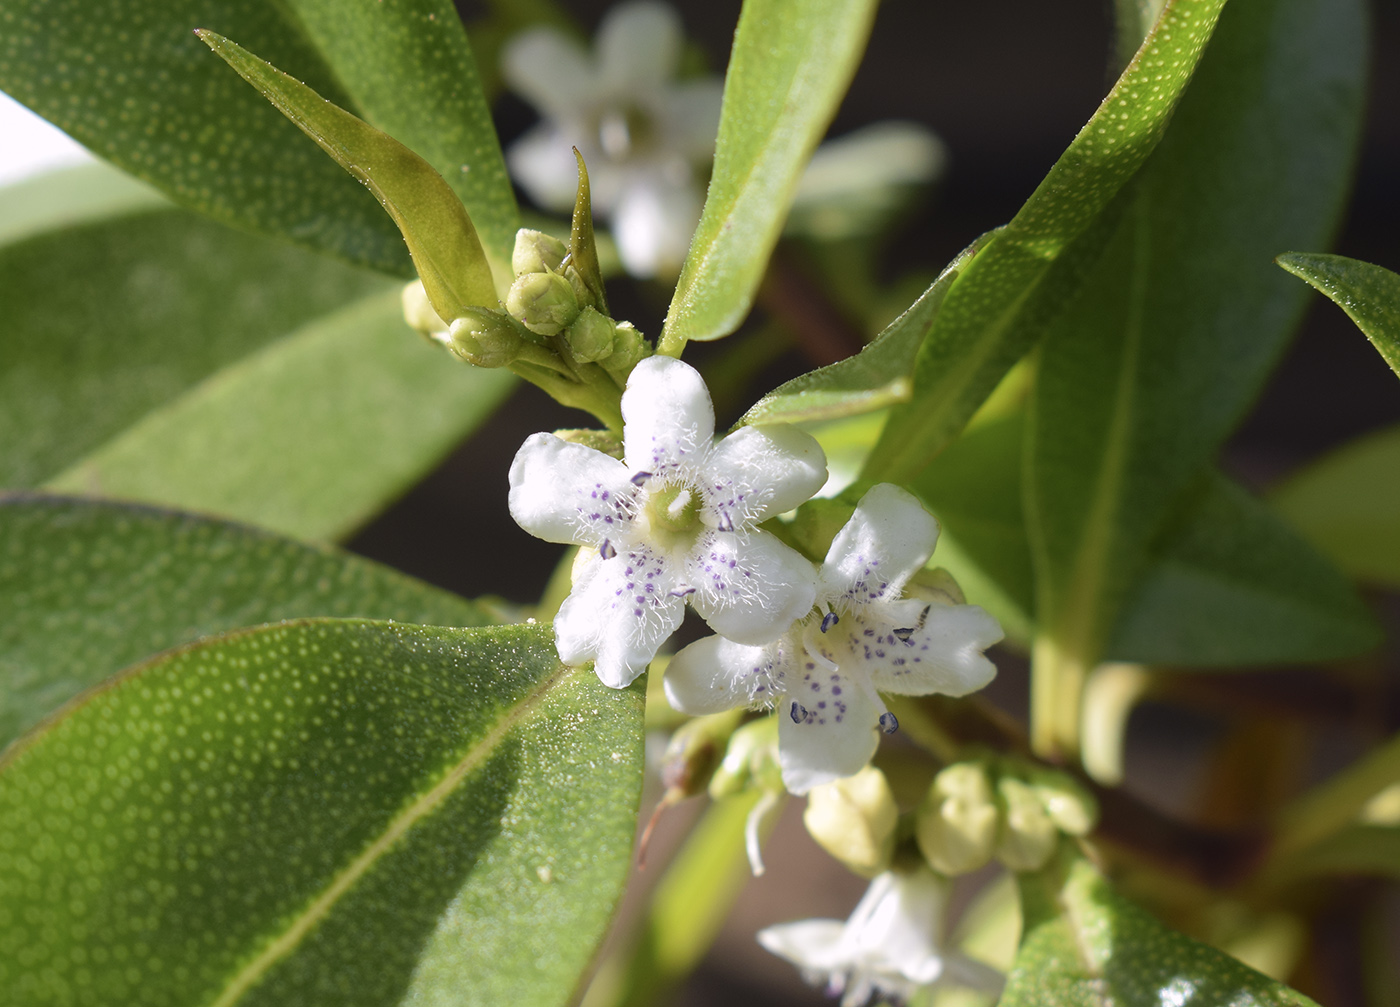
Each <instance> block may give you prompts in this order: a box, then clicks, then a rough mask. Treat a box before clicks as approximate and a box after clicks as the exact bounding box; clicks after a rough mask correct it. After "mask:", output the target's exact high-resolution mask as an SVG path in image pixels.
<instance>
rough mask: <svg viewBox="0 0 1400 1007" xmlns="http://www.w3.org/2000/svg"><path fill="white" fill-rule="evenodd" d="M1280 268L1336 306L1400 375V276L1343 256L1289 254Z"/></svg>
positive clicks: (1279, 259)
mask: <svg viewBox="0 0 1400 1007" xmlns="http://www.w3.org/2000/svg"><path fill="white" fill-rule="evenodd" d="M1278 264H1279V265H1280V266H1282V267H1283V268H1284V269H1286V270H1288V272H1290V273H1292V274H1293V275H1294V276H1296V277H1298V278H1299V279H1301V280H1305V281H1307V282H1308V283H1309V284H1311V285H1312V286H1314V287H1316V288H1317V289H1318V290H1320V291H1322V292H1323V293H1324V294H1326V295H1327V296H1328V297H1330V298H1331V299H1332V300H1333V301H1334V302H1336V304H1337V306H1338V307H1340V308H1341V309H1342V310H1343V311H1345V312H1346V313H1347V314H1348V315H1350V316H1351V320H1352V321H1353V322H1355V323H1356V324H1357V325H1358V326H1359V327H1360V328H1361V331H1362V332H1364V333H1366V338H1367V339H1369V340H1371V343H1372V344H1373V345H1374V346H1375V347H1376V349H1378V350H1380V353H1381V356H1383V357H1385V362H1386V363H1388V364H1389V365H1390V369H1391V370H1393V371H1394V372H1395V373H1396V374H1400V276H1397V275H1396V274H1395V273H1392V272H1391V271H1390V270H1389V269H1383V268H1382V267H1380V266H1373V265H1371V264H1370V263H1369V262H1358V261H1357V260H1355V259H1348V258H1346V257H1344V256H1341V255H1320V254H1316V253H1308V252H1287V253H1285V254H1283V255H1280V256H1279V257H1278Z"/></svg>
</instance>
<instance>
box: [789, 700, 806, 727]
mask: <svg viewBox="0 0 1400 1007" xmlns="http://www.w3.org/2000/svg"><path fill="white" fill-rule="evenodd" d="M788 714H789V716H791V717H792V722H793V723H794V724H801V723H803V722H804V721H806V719H807V717H808V713H807V708H806V707H805V706H803V705H801V704H800V703H796V702H794V703H793V704H792V709H790V710H789V711H788Z"/></svg>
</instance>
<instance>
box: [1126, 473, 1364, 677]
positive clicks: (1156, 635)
mask: <svg viewBox="0 0 1400 1007" xmlns="http://www.w3.org/2000/svg"><path fill="white" fill-rule="evenodd" d="M1380 642H1381V631H1380V627H1379V626H1377V625H1376V621H1375V619H1374V618H1373V617H1372V616H1371V613H1370V611H1369V610H1368V609H1367V608H1366V605H1365V604H1364V603H1363V602H1362V601H1361V599H1360V598H1359V597H1358V596H1357V594H1356V591H1355V590H1354V589H1353V588H1352V586H1351V584H1350V582H1348V581H1347V579H1346V578H1345V577H1343V576H1342V575H1341V574H1340V573H1339V572H1338V571H1337V569H1336V568H1335V567H1333V566H1332V565H1331V564H1330V563H1328V562H1327V561H1326V560H1325V559H1323V558H1322V557H1321V556H1319V555H1318V554H1317V553H1316V552H1314V551H1313V549H1312V548H1311V547H1310V546H1309V545H1308V544H1307V543H1306V542H1304V541H1303V540H1302V539H1300V538H1299V537H1298V536H1297V535H1295V534H1294V533H1293V532H1292V531H1291V530H1290V529H1289V528H1288V527H1287V526H1286V525H1284V524H1283V522H1282V521H1280V520H1279V519H1278V518H1277V517H1275V516H1274V515H1273V514H1272V513H1271V512H1270V511H1269V509H1268V508H1266V507H1265V506H1264V505H1263V504H1262V503H1260V502H1259V501H1258V500H1256V499H1255V498H1254V497H1252V496H1250V495H1249V494H1248V493H1247V492H1245V491H1244V490H1243V489H1241V488H1240V487H1239V486H1237V485H1235V484H1234V483H1232V482H1230V481H1229V480H1228V479H1226V478H1225V477H1224V476H1220V475H1213V476H1211V477H1209V478H1207V479H1206V480H1203V482H1202V484H1201V485H1200V486H1199V487H1198V488H1197V490H1196V491H1194V492H1193V493H1192V494H1191V496H1190V497H1188V498H1187V499H1186V500H1185V501H1184V502H1183V504H1182V506H1181V508H1180V509H1179V511H1178V513H1177V514H1176V515H1175V516H1174V517H1173V518H1172V519H1171V521H1170V523H1169V524H1168V526H1167V527H1166V528H1165V529H1164V532H1163V534H1162V535H1161V536H1160V538H1159V539H1158V541H1157V542H1155V543H1154V544H1153V546H1152V549H1151V555H1150V559H1149V561H1148V565H1147V568H1146V570H1145V571H1144V572H1143V573H1142V574H1141V575H1140V577H1139V578H1138V580H1137V581H1136V583H1135V584H1134V585H1133V586H1132V588H1131V589H1130V590H1129V591H1128V593H1127V596H1126V598H1125V600H1124V603H1123V609H1122V615H1121V616H1120V618H1119V620H1118V623H1117V625H1116V626H1115V627H1114V630H1113V634H1112V636H1111V638H1110V639H1109V642H1108V646H1107V648H1106V655H1107V657H1108V659H1109V660H1115V661H1134V662H1138V663H1142V664H1174V665H1204V666H1216V667H1221V666H1230V665H1236V666H1238V665H1251V664H1273V663H1280V662H1282V663H1286V662H1302V661H1325V660H1331V659H1334V658H1339V657H1350V656H1352V655H1354V654H1359V653H1362V652H1364V651H1367V650H1370V649H1371V648H1373V647H1375V646H1376V645H1377V644H1379V643H1380Z"/></svg>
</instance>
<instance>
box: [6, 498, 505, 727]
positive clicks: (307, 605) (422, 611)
mask: <svg viewBox="0 0 1400 1007" xmlns="http://www.w3.org/2000/svg"><path fill="white" fill-rule="evenodd" d="M0 611H3V612H4V613H5V618H4V620H3V621H0V748H3V747H4V746H5V745H6V744H8V743H9V742H10V741H12V740H13V739H14V738H15V737H17V736H18V735H19V734H20V732H21V731H23V730H25V729H27V728H29V727H31V726H32V725H34V724H36V723H38V721H39V720H40V719H41V718H42V717H44V716H46V715H47V714H49V713H51V712H52V711H53V710H55V709H57V708H58V707H59V706H61V705H62V704H63V703H65V702H67V701H68V700H70V699H72V698H73V697H74V696H75V695H77V694H78V693H79V692H80V691H82V690H83V689H86V688H88V687H89V686H93V685H96V684H98V683H99V682H101V681H103V680H104V679H106V678H108V677H109V676H111V675H114V674H116V672H117V671H119V670H120V669H122V668H123V667H125V666H126V665H128V664H133V663H135V662H136V661H138V660H140V659H142V658H144V657H146V656H147V655H150V654H154V653H157V652H159V651H162V650H168V649H169V648H171V647H176V646H181V645H183V644H187V643H189V642H191V641H192V640H195V639H197V638H199V637H201V636H209V635H212V634H215V633H223V632H226V631H228V630H231V629H236V628H238V627H240V626H252V625H256V624H257V623H263V622H277V621H278V620H281V619H294V618H303V617H307V616H363V617H367V618H374V619H396V620H399V621H402V622H420V623H431V624H433V625H438V626H480V625H485V624H487V623H489V622H492V621H494V620H493V619H492V617H491V616H490V615H489V614H488V613H487V612H485V611H484V610H483V609H481V608H479V607H478V606H476V605H473V604H471V603H470V602H467V601H464V600H462V599H461V598H458V597H457V596H456V595H453V594H449V593H448V592H446V591H440V590H438V589H436V588H433V587H429V586H428V585H427V584H423V583H420V582H419V581H415V580H413V579H411V578H409V577H405V576H403V575H402V574H399V573H396V572H394V571H393V570H390V569H389V568H387V567H383V566H380V565H378V564H377V563H371V562H369V561H368V560H363V559H360V558H358V557H356V556H350V555H347V554H345V553H341V552H337V551H334V550H331V549H326V548H318V547H316V546H309V545H303V544H301V543H299V542H291V541H288V540H286V539H282V538H278V537H276V536H274V535H269V534H267V533H266V532H261V531H256V530H254V529H251V528H245V527H242V526H240V525H234V524H228V523H225V522H223V521H213V520H210V519H208V518H203V517H197V516H195V515H192V514H179V513H174V512H171V511H161V510H155V509H153V508H149V507H138V506H133V505H129V504H114V503H102V502H94V501H84V500H72V499H65V498H62V497H46V496H37V495H12V496H8V497H0Z"/></svg>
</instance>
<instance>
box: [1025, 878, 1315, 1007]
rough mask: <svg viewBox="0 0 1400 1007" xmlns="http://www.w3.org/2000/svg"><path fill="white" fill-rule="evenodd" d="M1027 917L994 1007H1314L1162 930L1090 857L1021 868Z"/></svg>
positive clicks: (1264, 978)
mask: <svg viewBox="0 0 1400 1007" xmlns="http://www.w3.org/2000/svg"><path fill="white" fill-rule="evenodd" d="M1018 882H1019V884H1020V888H1021V906H1022V913H1023V915H1024V918H1025V923H1024V925H1023V928H1022V937H1021V947H1020V950H1019V951H1018V952H1017V954H1016V961H1015V963H1014V964H1013V965H1012V968H1011V972H1010V974H1009V975H1008V976H1007V980H1006V992H1005V993H1003V994H1002V998H1001V1001H1000V1003H1001V1007H1103V1005H1105V1004H1123V1005H1125V1007H1126V1005H1130V1004H1131V1005H1138V1004H1142V1005H1144V1007H1145V1005H1147V1004H1153V1005H1157V1004H1163V1005H1165V1004H1181V1005H1185V1004H1193V1005H1194V1004H1200V1005H1201V1007H1206V1005H1212V1007H1214V1005H1221V1007H1223V1005H1226V1004H1228V1005H1230V1007H1316V1004H1314V1003H1313V1001H1311V1000H1309V999H1308V998H1307V997H1305V996H1303V995H1302V994H1301V993H1298V992H1296V991H1294V990H1291V989H1289V988H1288V987H1287V986H1285V985H1284V984H1283V983H1280V982H1276V981H1274V980H1272V979H1270V978H1269V977H1268V976H1265V975H1262V974H1261V973H1259V972H1256V971H1254V969H1252V968H1250V967H1249V966H1247V965H1244V964H1243V963H1241V962H1239V961H1236V960H1235V959H1234V958H1231V957H1230V956H1229V955H1226V954H1223V953H1222V952H1220V951H1216V950H1215V949H1214V948H1210V947H1207V946H1206V945H1204V944H1199V943H1197V942H1196V941H1193V940H1191V939H1190V938H1188V937H1185V936H1183V935H1182V934H1179V933H1175V932H1173V931H1171V930H1168V929H1167V928H1166V927H1164V926H1163V925H1162V924H1161V923H1158V922H1157V920H1155V919H1153V918H1152V917H1151V916H1150V915H1148V914H1147V913H1146V912H1144V911H1143V910H1141V909H1139V908H1138V907H1137V906H1135V905H1133V904H1132V903H1131V902H1129V901H1127V900H1126V899H1124V898H1122V897H1121V896H1119V895H1118V894H1117V893H1116V892H1114V891H1113V889H1112V888H1111V887H1110V886H1109V884H1108V882H1107V881H1106V880H1104V878H1103V876H1102V875H1101V874H1099V872H1098V871H1096V870H1095V869H1094V868H1093V867H1092V866H1091V865H1090V864H1089V863H1088V862H1087V861H1085V860H1082V859H1079V858H1077V857H1076V858H1074V859H1072V860H1070V861H1069V863H1068V864H1065V865H1063V866H1062V867H1060V868H1059V869H1055V868H1051V869H1047V870H1046V871H1044V872H1038V873H1034V874H1022V875H1020V876H1019V877H1018Z"/></svg>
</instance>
